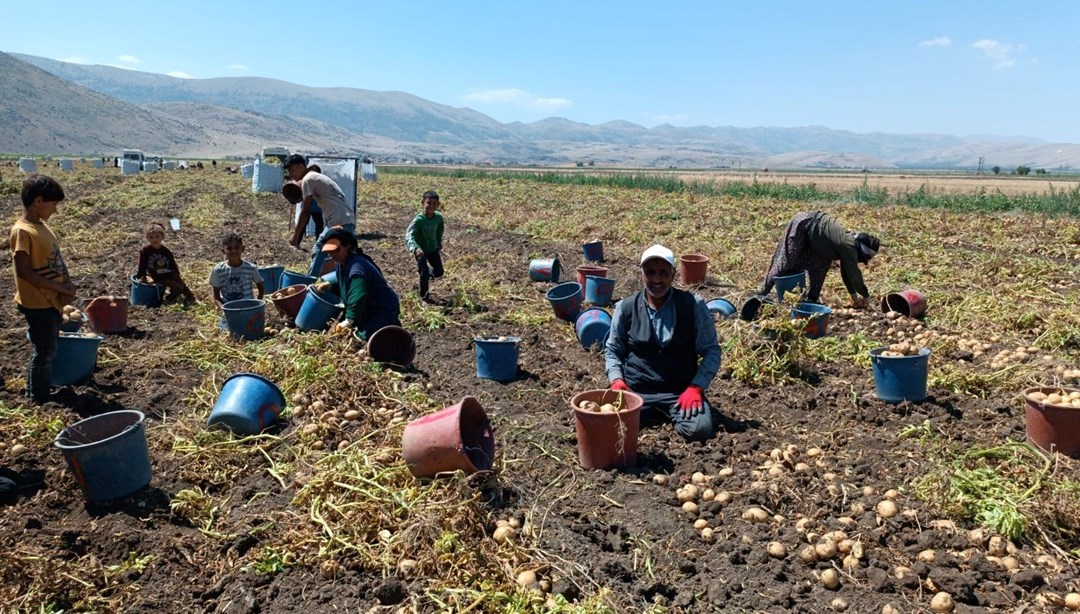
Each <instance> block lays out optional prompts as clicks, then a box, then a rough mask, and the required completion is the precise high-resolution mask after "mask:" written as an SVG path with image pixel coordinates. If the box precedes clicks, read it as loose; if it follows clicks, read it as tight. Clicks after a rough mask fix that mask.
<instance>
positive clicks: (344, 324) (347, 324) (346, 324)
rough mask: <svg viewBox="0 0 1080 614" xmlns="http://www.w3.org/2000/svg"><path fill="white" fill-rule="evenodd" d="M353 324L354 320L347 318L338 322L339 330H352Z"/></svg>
mask: <svg viewBox="0 0 1080 614" xmlns="http://www.w3.org/2000/svg"><path fill="white" fill-rule="evenodd" d="M353 326H354V325H353V321H352V320H350V319H348V318H345V319H344V320H342V321H340V322H338V323H337V324H336V327H337V329H338V330H352V327H353Z"/></svg>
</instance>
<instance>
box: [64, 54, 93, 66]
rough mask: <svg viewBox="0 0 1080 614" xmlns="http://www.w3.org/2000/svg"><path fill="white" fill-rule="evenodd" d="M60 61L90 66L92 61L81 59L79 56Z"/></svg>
mask: <svg viewBox="0 0 1080 614" xmlns="http://www.w3.org/2000/svg"><path fill="white" fill-rule="evenodd" d="M60 61H61V62H67V63H68V64H89V63H90V60H87V59H86V58H81V57H79V56H77V55H76V56H72V57H70V58H60Z"/></svg>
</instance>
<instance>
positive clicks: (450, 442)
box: [401, 396, 495, 478]
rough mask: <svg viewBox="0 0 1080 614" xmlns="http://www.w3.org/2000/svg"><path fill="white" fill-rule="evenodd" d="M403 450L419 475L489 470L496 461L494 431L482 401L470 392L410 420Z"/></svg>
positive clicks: (403, 436)
mask: <svg viewBox="0 0 1080 614" xmlns="http://www.w3.org/2000/svg"><path fill="white" fill-rule="evenodd" d="M401 454H402V456H403V457H404V458H405V464H406V465H407V466H408V467H409V472H410V473H412V474H413V475H414V476H415V477H418V478H430V477H435V476H437V475H438V474H440V473H445V472H452V471H458V470H461V471H464V472H465V473H476V472H477V471H487V470H488V469H491V466H492V464H494V462H495V434H494V432H493V430H492V428H491V422H489V421H488V417H487V414H486V413H484V408H483V407H481V406H480V402H479V401H477V400H476V399H474V398H473V397H468V396H467V397H465V398H463V399H461V400H460V401H458V402H457V403H455V404H454V405H451V406H450V407H447V408H445V409H441V410H439V411H437V412H435V413H433V414H430V415H427V416H424V417H423V418H419V419H417V420H413V421H412V422H410V423H409V425H408V426H406V427H405V432H404V433H403V434H402V436H401Z"/></svg>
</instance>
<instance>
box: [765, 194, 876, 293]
mask: <svg viewBox="0 0 1080 614" xmlns="http://www.w3.org/2000/svg"><path fill="white" fill-rule="evenodd" d="M879 249H881V241H879V240H878V238H877V237H875V236H873V235H870V234H867V233H865V232H849V231H847V230H845V229H844V227H843V226H842V225H841V224H840V222H838V221H837V220H836V218H834V217H833V216H831V215H829V214H828V213H825V212H823V211H803V212H802V213H797V214H795V217H793V218H791V221H790V222H788V225H787V230H785V231H784V236H783V237H781V238H780V243H779V244H778V245H777V246H776V251H775V252H774V253H773V257H772V262H771V263H770V265H769V271H768V273H766V274H765V281H763V282H762V283H761V287H760V288H759V289H758V294H759V295H762V296H764V295H766V294H768V293H769V292H770V291H772V289H773V285H774V283H775V280H776V278H777V277H781V276H783V275H794V274H796V273H798V272H800V271H804V270H805V271H806V276H807V278H808V282H809V287H808V288H807V289H806V294H804V295H803V300H806V301H809V302H811V303H817V302H818V301H819V299H820V298H821V288H822V286H824V285H825V275H826V274H827V273H828V272H829V267H830V266H831V265H832V262H833V260H839V261H840V277H841V278H842V279H843V280H844V286H845V287H846V288H847V291H848V294H849V295H850V296H851V306H852V307H858V308H860V309H862V308H865V307H866V306H867V305H868V304H869V298H870V291H869V290H867V289H866V283H865V282H864V281H863V276H862V271H861V270H859V264H866V263H867V262H870V259H871V258H873V257H874V256H875V255H876V254H877V252H878V250H879Z"/></svg>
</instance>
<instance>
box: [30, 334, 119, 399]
mask: <svg viewBox="0 0 1080 614" xmlns="http://www.w3.org/2000/svg"><path fill="white" fill-rule="evenodd" d="M29 336H30V334H29V333H27V338H29ZM102 339H104V337H101V336H99V335H90V336H86V335H82V334H76V333H65V332H61V333H60V339H59V340H58V341H57V346H56V358H54V359H53V363H52V372H51V373H52V375H51V377H50V379H51V380H52V385H53V386H72V385H75V384H85V383H86V382H87V381H89V380H90V374H91V373H93V372H94V367H96V366H97V354H98V347H99V346H100V345H101V340H102Z"/></svg>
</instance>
